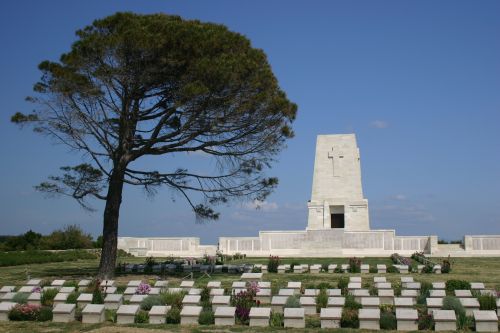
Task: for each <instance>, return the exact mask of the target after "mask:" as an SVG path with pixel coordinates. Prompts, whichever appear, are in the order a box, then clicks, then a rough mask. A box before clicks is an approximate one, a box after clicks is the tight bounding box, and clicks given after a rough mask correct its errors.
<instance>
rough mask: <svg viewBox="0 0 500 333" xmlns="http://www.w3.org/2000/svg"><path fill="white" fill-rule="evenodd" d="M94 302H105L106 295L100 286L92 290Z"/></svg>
mask: <svg viewBox="0 0 500 333" xmlns="http://www.w3.org/2000/svg"><path fill="white" fill-rule="evenodd" d="M92 304H104V295H103V294H102V291H101V289H100V288H95V290H94V291H93V292H92Z"/></svg>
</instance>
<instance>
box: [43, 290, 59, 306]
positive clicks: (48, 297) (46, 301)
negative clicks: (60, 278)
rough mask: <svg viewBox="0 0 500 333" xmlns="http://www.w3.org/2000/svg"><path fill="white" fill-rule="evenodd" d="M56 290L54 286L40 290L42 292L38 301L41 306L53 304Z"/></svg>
mask: <svg viewBox="0 0 500 333" xmlns="http://www.w3.org/2000/svg"><path fill="white" fill-rule="evenodd" d="M58 292H59V291H58V290H57V289H55V288H49V289H46V290H44V291H42V294H41V295H40V303H41V304H42V305H43V306H52V305H54V298H55V297H56V295H57V293H58Z"/></svg>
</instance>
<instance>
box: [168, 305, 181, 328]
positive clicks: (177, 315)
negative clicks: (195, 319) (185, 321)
mask: <svg viewBox="0 0 500 333" xmlns="http://www.w3.org/2000/svg"><path fill="white" fill-rule="evenodd" d="M180 322H181V310H179V308H178V307H176V306H173V307H172V308H171V309H170V310H169V311H168V312H167V324H179V323H180Z"/></svg>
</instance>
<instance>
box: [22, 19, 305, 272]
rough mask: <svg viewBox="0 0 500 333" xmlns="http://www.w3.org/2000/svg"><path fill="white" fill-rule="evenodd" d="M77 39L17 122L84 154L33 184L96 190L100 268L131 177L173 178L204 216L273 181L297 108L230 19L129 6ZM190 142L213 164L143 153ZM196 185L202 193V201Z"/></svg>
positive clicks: (133, 181) (75, 192)
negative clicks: (167, 165)
mask: <svg viewBox="0 0 500 333" xmlns="http://www.w3.org/2000/svg"><path fill="white" fill-rule="evenodd" d="M77 37H78V39H77V41H76V42H75V43H73V45H72V47H71V50H70V51H69V52H68V53H66V54H63V55H62V56H61V58H60V61H59V62H52V61H43V62H42V63H40V65H39V69H40V70H41V72H42V77H41V80H40V81H39V82H38V83H36V84H35V86H34V91H35V96H33V97H29V98H28V101H31V102H33V103H34V104H35V110H34V112H33V113H31V114H22V113H16V114H15V115H14V116H12V121H13V122H14V123H17V124H25V123H30V124H32V125H33V127H34V130H35V131H36V132H39V133H42V134H46V135H48V136H50V137H52V138H55V139H56V140H58V141H59V142H62V143H63V144H66V145H68V146H70V147H71V148H72V149H74V150H76V151H79V152H81V153H83V155H84V156H85V157H86V158H87V160H86V161H85V163H82V164H80V165H77V166H71V167H69V166H66V167H62V168H61V170H62V171H63V173H62V175H60V176H51V177H50V179H49V181H47V182H43V183H41V184H40V185H39V186H37V187H36V188H37V189H38V190H40V191H43V192H45V193H47V194H49V195H67V196H70V197H73V198H74V199H76V200H77V201H78V202H79V203H80V204H81V205H82V207H84V208H85V209H91V205H90V203H89V202H88V199H89V198H97V199H101V200H104V201H105V202H106V205H105V208H104V216H103V243H102V256H101V262H100V266H99V276H100V277H102V278H109V277H111V276H112V275H113V274H114V267H115V263H116V251H117V239H118V220H119V212H120V205H121V201H122V193H123V187H124V184H129V185H136V186H142V187H143V188H144V189H145V190H146V191H147V192H148V193H154V192H155V191H156V189H157V188H158V187H159V186H162V185H163V186H167V187H169V188H171V189H173V190H175V191H176V192H177V193H179V194H180V195H181V196H182V197H184V198H185V199H186V200H187V202H188V203H189V205H191V207H192V209H193V211H194V213H195V215H196V218H197V219H199V220H201V219H217V218H218V217H219V214H218V213H217V212H216V211H215V210H214V206H215V205H216V204H220V203H225V202H228V200H230V199H234V198H245V199H250V200H263V199H264V198H265V197H266V196H267V195H269V193H270V192H271V191H272V189H273V188H274V187H275V186H276V185H277V183H278V181H277V179H276V178H267V177H266V176H265V170H266V169H267V168H269V167H270V164H271V162H272V161H273V159H274V157H275V156H276V155H277V154H278V153H279V152H280V151H281V150H282V149H283V148H284V145H285V140H286V139H287V138H290V137H292V136H293V132H292V130H291V129H290V125H291V123H292V121H293V120H294V118H295V113H296V109H297V108H296V105H295V104H293V103H291V102H290V101H289V100H288V99H287V97H286V95H285V93H284V92H283V91H282V90H281V89H280V88H279V86H278V83H277V80H276V78H275V77H274V75H273V73H272V70H271V67H270V66H269V64H268V62H267V59H266V56H265V54H264V52H263V51H262V50H259V49H255V48H252V47H251V45H250V42H249V40H248V39H247V38H245V37H244V36H242V35H240V34H237V33H234V32H231V31H229V30H228V29H227V28H226V27H224V26H222V25H216V24H210V23H201V22H199V21H187V20H182V19H181V18H179V17H177V16H169V15H164V14H154V15H136V14H133V13H117V14H115V15H112V16H109V17H106V18H104V19H101V20H96V21H94V22H93V24H92V25H90V26H87V27H85V28H84V29H82V30H79V31H77ZM190 152H191V153H192V152H202V153H204V154H206V155H207V156H211V157H212V158H213V159H214V160H215V161H216V162H217V166H218V168H217V170H216V171H214V172H213V174H199V173H196V172H193V171H189V170H187V169H186V168H183V167H178V168H173V169H172V170H147V169H142V168H140V167H138V163H137V162H138V161H140V160H141V159H144V158H145V157H148V156H149V157H157V156H161V155H166V154H183V153H190ZM193 193H201V194H202V197H203V200H202V202H201V203H195V202H194V201H193V199H192V194H193Z"/></svg>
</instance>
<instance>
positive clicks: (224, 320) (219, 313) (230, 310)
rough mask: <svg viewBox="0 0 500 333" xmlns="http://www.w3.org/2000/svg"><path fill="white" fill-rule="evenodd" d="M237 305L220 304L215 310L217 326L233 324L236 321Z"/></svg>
mask: <svg viewBox="0 0 500 333" xmlns="http://www.w3.org/2000/svg"><path fill="white" fill-rule="evenodd" d="M235 312H236V307H234V306H219V307H218V308H217V310H215V313H214V317H215V325H217V326H233V325H234V323H235Z"/></svg>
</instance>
